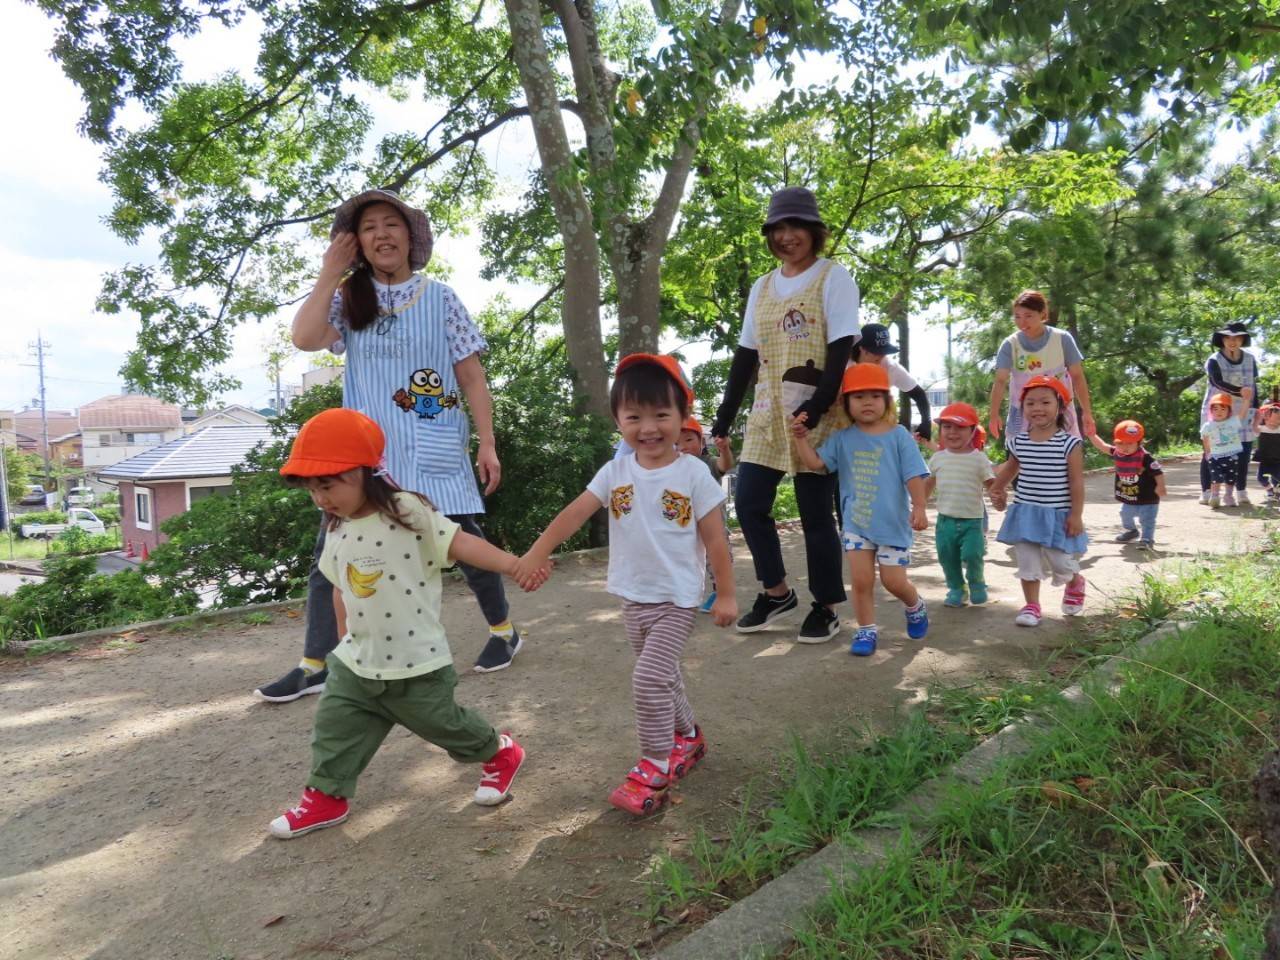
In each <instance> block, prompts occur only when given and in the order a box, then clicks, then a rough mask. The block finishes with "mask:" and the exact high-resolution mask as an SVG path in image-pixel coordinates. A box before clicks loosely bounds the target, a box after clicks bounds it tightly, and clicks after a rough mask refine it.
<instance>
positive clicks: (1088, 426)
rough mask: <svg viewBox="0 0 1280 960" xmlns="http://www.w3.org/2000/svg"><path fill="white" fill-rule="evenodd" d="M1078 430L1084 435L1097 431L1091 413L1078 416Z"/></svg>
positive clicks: (1088, 435)
mask: <svg viewBox="0 0 1280 960" xmlns="http://www.w3.org/2000/svg"><path fill="white" fill-rule="evenodd" d="M1080 430H1081V431H1082V432H1083V433H1084V435H1085V436H1086V437H1091V436H1093V435H1094V434H1095V433H1097V432H1098V425H1097V424H1096V423H1094V422H1093V414H1091V413H1086V414H1085V415H1084V416H1083V417H1081V418H1080Z"/></svg>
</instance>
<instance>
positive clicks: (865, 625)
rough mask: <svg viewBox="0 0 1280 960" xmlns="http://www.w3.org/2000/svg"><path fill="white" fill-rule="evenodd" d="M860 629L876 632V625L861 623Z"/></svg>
mask: <svg viewBox="0 0 1280 960" xmlns="http://www.w3.org/2000/svg"><path fill="white" fill-rule="evenodd" d="M858 629H859V630H875V629H876V625H875V624H874V623H860V624H858Z"/></svg>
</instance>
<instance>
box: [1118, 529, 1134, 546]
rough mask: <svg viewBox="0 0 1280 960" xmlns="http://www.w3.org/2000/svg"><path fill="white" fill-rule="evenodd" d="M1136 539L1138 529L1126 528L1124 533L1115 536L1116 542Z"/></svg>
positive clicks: (1127, 541)
mask: <svg viewBox="0 0 1280 960" xmlns="http://www.w3.org/2000/svg"><path fill="white" fill-rule="evenodd" d="M1137 539H1138V529H1137V527H1135V528H1134V529H1132V530H1126V531H1125V532H1124V533H1122V534H1120V535H1119V536H1118V537H1116V543H1130V542H1132V541H1134V540H1137Z"/></svg>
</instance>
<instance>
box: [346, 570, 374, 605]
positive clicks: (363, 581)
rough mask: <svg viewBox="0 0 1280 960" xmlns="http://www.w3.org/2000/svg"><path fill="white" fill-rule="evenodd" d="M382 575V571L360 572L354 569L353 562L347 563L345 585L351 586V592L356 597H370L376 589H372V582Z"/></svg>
mask: <svg viewBox="0 0 1280 960" xmlns="http://www.w3.org/2000/svg"><path fill="white" fill-rule="evenodd" d="M381 577H382V571H381V570H379V571H378V572H377V573H361V572H360V571H359V570H357V569H356V565H355V564H354V563H348V564H347V585H348V586H350V587H351V592H352V593H354V594H355V595H356V596H357V597H360V598H362V599H367V598H369V597H372V596H373V595H374V594H375V593H377V592H378V591H377V590H376V589H374V586H373V585H374V584H375V583H377V582H378V580H379V579H380V578H381Z"/></svg>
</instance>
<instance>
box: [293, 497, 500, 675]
mask: <svg viewBox="0 0 1280 960" xmlns="http://www.w3.org/2000/svg"><path fill="white" fill-rule="evenodd" d="M449 519H450V520H452V521H453V522H454V523H456V524H457V525H458V526H459V527H460V528H461V529H462V530H463V531H464V532H465V533H469V534H471V535H472V536H475V537H480V538H481V539H483V538H484V531H483V530H481V529H480V524H479V523H478V522H477V521H476V518H475V514H471V513H462V514H457V515H455V516H451V517H449ZM324 534H325V529H324V521H323V519H322V520H321V522H320V535H319V536H318V537H316V550H315V554H314V559H312V561H311V572H310V573H308V574H307V627H306V633H305V637H304V639H303V645H302V655H303V656H304V657H306V658H307V659H308V660H323V659H324V658H325V657H327V656H328V655H329V653H330V652H331V651H332V650H333V648H334V647H336V646H337V645H338V640H340V639H341V638H340V637H339V636H338V618H337V615H336V614H335V613H334V612H333V584H331V583H330V582H329V581H328V580H326V579H325V575H324V574H323V573H321V572H320V567H319V560H320V554H321V553H322V552H323V551H324ZM458 569H459V570H461V571H462V575H463V576H464V577H466V578H467V586H468V587H470V588H471V592H472V593H474V594H475V595H476V600H477V601H478V602H479V604H480V612H481V613H482V614H484V618H485V620H486V621H488V623H489V626H491V627H495V626H497V625H498V624H500V623H505V622H506V619H507V614H508V612H509V609H508V606H507V594H506V590H505V588H504V587H503V584H502V574H500V573H494V572H493V571H492V570H478V569H477V568H475V567H472V566H468V565H467V564H465V563H459V564H458Z"/></svg>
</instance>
